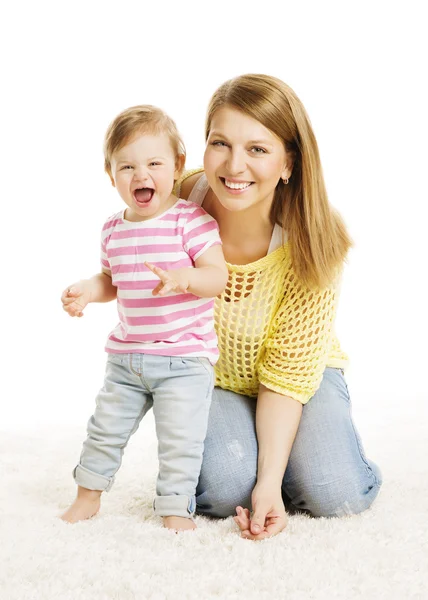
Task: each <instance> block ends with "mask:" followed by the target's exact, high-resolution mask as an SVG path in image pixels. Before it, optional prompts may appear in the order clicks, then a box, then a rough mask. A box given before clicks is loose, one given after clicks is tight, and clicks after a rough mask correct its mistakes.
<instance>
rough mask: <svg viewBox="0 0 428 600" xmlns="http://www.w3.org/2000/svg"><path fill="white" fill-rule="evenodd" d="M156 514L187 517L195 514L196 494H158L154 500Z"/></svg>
mask: <svg viewBox="0 0 428 600" xmlns="http://www.w3.org/2000/svg"><path fill="white" fill-rule="evenodd" d="M153 508H154V510H155V515H158V516H159V517H185V518H187V519H190V518H191V517H192V516H193V515H194V514H195V509H196V500H195V496H191V497H189V496H178V495H175V496H156V497H155V499H154V501H153Z"/></svg>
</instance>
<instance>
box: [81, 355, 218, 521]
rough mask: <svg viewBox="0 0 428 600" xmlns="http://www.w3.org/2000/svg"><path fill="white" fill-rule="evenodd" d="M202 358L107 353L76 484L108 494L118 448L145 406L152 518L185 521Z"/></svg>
mask: <svg viewBox="0 0 428 600" xmlns="http://www.w3.org/2000/svg"><path fill="white" fill-rule="evenodd" d="M213 379H214V378H213V368H212V366H211V364H210V363H209V361H208V359H206V358H185V357H178V356H173V357H170V356H155V355H152V354H109V356H108V359H107V366H106V374H105V379H104V386H103V387H102V388H101V390H100V392H99V394H98V396H97V400H96V408H95V412H94V414H93V416H92V417H91V418H90V419H89V422H88V437H87V439H86V441H85V442H84V444H83V450H82V454H81V457H80V462H79V464H78V465H77V467H76V468H75V469H74V477H75V480H76V483H77V484H78V485H80V486H81V487H84V488H87V489H90V490H102V491H108V490H109V489H110V488H111V486H112V484H113V481H114V475H115V473H116V471H117V470H118V469H119V467H120V464H121V462H122V455H123V451H124V449H125V446H126V445H127V443H128V440H129V438H130V437H131V435H132V434H133V433H134V432H135V431H136V430H137V429H138V426H139V424H140V421H141V419H142V418H143V417H144V415H145V414H146V412H147V411H148V410H149V409H150V408H152V407H153V413H154V417H155V423H156V433H157V437H158V458H159V475H158V479H157V484H156V494H157V495H156V498H155V501H154V509H155V513H156V514H157V515H162V516H168V515H174V516H179V517H191V516H192V514H193V513H194V511H195V507H196V502H195V490H196V484H197V482H198V477H199V472H200V468H201V463H202V454H203V449H204V439H205V435H206V431H207V422H208V414H209V408H210V403H211V398H212V389H213Z"/></svg>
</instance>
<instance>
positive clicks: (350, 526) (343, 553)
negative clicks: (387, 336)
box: [0, 411, 428, 600]
mask: <svg viewBox="0 0 428 600" xmlns="http://www.w3.org/2000/svg"><path fill="white" fill-rule="evenodd" d="M363 416H364V415H363ZM367 416H368V415H367ZM372 416H373V415H372ZM420 417H421V415H420V413H418V412H414V413H413V414H407V415H405V414H399V413H398V412H396V413H395V414H387V413H386V411H384V412H383V415H382V418H380V415H379V420H377V423H376V419H375V420H373V418H371V419H370V421H369V420H368V419H367V421H365V422H370V425H366V426H365V427H364V428H361V427H360V429H361V430H362V429H364V430H363V431H362V433H363V439H364V442H365V446H366V450H367V452H368V454H369V455H370V456H371V457H373V459H374V460H376V461H377V462H379V464H380V465H381V466H382V469H383V474H384V485H383V488H382V491H381V493H380V495H379V497H378V499H377V501H376V502H375V504H374V505H373V507H372V509H371V510H369V511H367V512H366V513H364V514H362V515H357V516H353V517H347V518H342V519H334V520H328V519H312V518H309V517H306V516H294V517H291V518H290V521H289V525H288V527H287V529H286V530H285V531H284V532H283V533H282V534H281V535H279V536H277V537H276V538H273V539H270V540H266V541H263V542H251V541H248V540H243V539H241V538H240V537H239V535H238V533H237V529H236V526H235V524H234V522H233V520H232V519H231V518H229V519H226V520H220V521H215V520H208V519H205V518H197V519H196V520H197V525H198V529H197V530H196V532H187V533H184V534H180V535H176V534H174V533H172V532H170V531H167V530H165V529H163V528H162V527H161V524H160V520H158V519H157V518H155V517H154V516H153V515H152V509H151V502H152V496H153V490H154V480H155V473H156V468H157V465H156V442H155V439H154V434H153V423H152V421H151V418H146V419H145V422H144V423H143V424H142V426H141V427H140V430H139V431H138V432H137V434H136V435H135V436H134V438H133V439H132V440H131V443H130V445H129V447H128V449H127V451H126V453H125V458H124V463H123V466H122V469H121V470H120V472H119V474H118V476H117V479H116V484H115V486H114V487H113V489H112V490H111V491H110V493H109V494H105V495H104V497H103V503H102V508H101V512H100V514H99V515H98V516H97V517H95V518H94V519H92V520H91V521H86V522H83V523H79V524H77V525H67V524H65V523H63V522H62V521H60V520H59V519H58V518H57V515H58V513H59V512H61V511H62V510H64V509H65V507H66V506H67V505H68V503H69V502H70V501H71V500H72V498H73V496H74V490H75V488H74V483H73V481H72V479H71V474H70V472H71V470H72V468H73V466H74V464H75V462H76V460H77V458H78V455H79V452H80V444H81V441H82V439H83V438H84V435H85V434H84V427H81V428H74V429H73V428H65V427H58V428H54V427H52V428H49V429H46V430H45V431H37V432H35V431H33V432H31V431H30V432H20V433H15V432H10V431H9V432H5V433H1V434H0V440H1V474H2V476H1V482H2V485H1V488H0V511H1V512H0V518H1V521H0V523H1V525H0V540H1V544H0V589H1V591H0V597H1V599H2V600H39V599H40V600H50V599H55V600H80V599H85V600H86V599H88V600H107V599H114V600H138V599H144V600H145V599H153V600H169V599H171V600H185V599H195V600H205V599H210V598H225V599H227V600H235V599H245V600H251V599H256V598H257V599H258V600H265V599H266V600H267V599H269V600H271V599H275V600H276V599H283V598H284V599H287V600H312V599H313V600H324V599H325V600H331V599H335V598H337V599H340V600H352V599H354V598H361V599H364V600H372V599H373V600H375V599H376V600H381V599H388V600H391V599H404V598H406V599H418V600H426V599H427V598H428V574H427V571H428V475H427V464H428V444H427V436H428V434H427V428H426V418H425V419H424V418H420ZM380 423H381V424H382V428H381V429H380Z"/></svg>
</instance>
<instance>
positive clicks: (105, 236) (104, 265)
mask: <svg viewBox="0 0 428 600" xmlns="http://www.w3.org/2000/svg"><path fill="white" fill-rule="evenodd" d="M110 233H111V232H110V226H109V223H108V222H107V223H105V224H104V226H103V229H102V231H101V269H102V270H103V271H106V272H107V273H109V274H110V275H111V267H110V261H109V259H108V256H107V242H108V240H109V239H110Z"/></svg>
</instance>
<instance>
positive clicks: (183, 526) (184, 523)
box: [163, 517, 196, 531]
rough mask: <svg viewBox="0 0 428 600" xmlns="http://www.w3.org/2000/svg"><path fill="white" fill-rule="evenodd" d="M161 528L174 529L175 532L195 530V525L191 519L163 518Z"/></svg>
mask: <svg viewBox="0 0 428 600" xmlns="http://www.w3.org/2000/svg"><path fill="white" fill-rule="evenodd" d="M163 526H164V527H166V528H167V529H175V531H186V530H188V529H196V524H195V523H194V522H193V521H192V519H186V518H185V517H163Z"/></svg>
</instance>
